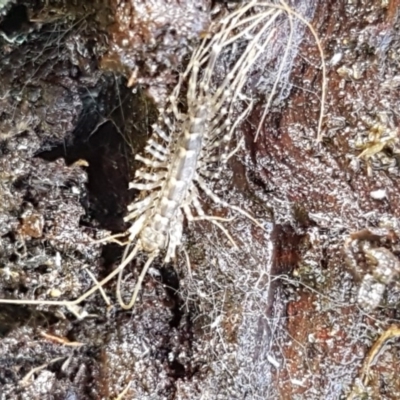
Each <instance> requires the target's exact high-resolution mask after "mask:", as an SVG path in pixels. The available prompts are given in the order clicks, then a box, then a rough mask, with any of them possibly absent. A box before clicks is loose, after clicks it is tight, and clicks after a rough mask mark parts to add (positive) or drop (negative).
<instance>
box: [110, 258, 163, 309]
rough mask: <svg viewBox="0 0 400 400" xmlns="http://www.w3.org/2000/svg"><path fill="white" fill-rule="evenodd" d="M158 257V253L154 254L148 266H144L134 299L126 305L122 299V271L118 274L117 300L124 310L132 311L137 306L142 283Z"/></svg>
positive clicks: (147, 263) (148, 261)
mask: <svg viewBox="0 0 400 400" xmlns="http://www.w3.org/2000/svg"><path fill="white" fill-rule="evenodd" d="M156 257H157V253H153V254H152V255H151V256H150V257H149V259H148V260H147V262H146V264H145V265H144V267H143V269H142V272H141V273H140V276H139V279H138V281H137V283H136V286H135V290H134V292H133V295H132V297H131V300H130V301H129V303H128V304H125V303H124V300H123V299H122V296H121V280H122V269H121V270H120V271H119V274H118V284H117V298H118V302H119V304H120V306H121V307H122V308H123V309H124V310H130V309H131V308H132V307H133V306H134V305H135V302H136V298H137V296H138V294H139V290H140V289H141V287H142V283H143V280H144V277H145V276H146V274H147V271H148V269H149V268H150V265H151V264H152V262H153V261H154V259H155V258H156Z"/></svg>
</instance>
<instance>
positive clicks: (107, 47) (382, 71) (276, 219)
mask: <svg viewBox="0 0 400 400" xmlns="http://www.w3.org/2000/svg"><path fill="white" fill-rule="evenodd" d="M290 4H291V6H293V7H295V8H296V10H298V11H299V12H302V13H303V15H306V16H307V18H308V19H309V20H310V21H311V23H312V25H313V26H314V28H315V30H316V32H317V33H318V36H319V37H320V39H321V44H322V48H323V50H324V55H325V62H326V68H327V81H326V82H325V86H326V104H325V114H324V120H323V127H322V132H321V133H320V134H321V135H320V136H321V138H320V139H321V140H317V135H318V133H317V128H316V127H317V121H318V117H319V111H320V101H321V87H322V86H321V82H322V71H321V68H320V65H321V60H320V58H319V52H318V48H317V47H316V45H315V41H314V39H313V36H312V35H311V34H310V32H308V31H307V29H300V30H299V31H298V32H299V35H301V37H300V36H299V37H296V38H295V40H294V43H296V48H295V49H293V51H291V52H290V53H289V54H290V57H291V58H292V60H291V63H290V74H289V73H286V74H284V79H286V80H287V81H286V82H283V86H284V87H285V95H284V96H281V97H280V98H279V101H275V102H274V103H273V104H272V107H271V109H270V112H269V113H268V116H267V119H266V121H265V124H264V125H263V129H262V130H261V132H260V135H259V137H258V138H257V140H256V141H255V128H254V127H255V126H257V124H258V121H259V119H260V115H261V114H262V110H263V106H265V100H264V98H263V97H262V96H259V102H258V104H256V106H255V107H254V110H253V111H252V113H251V114H250V115H249V116H248V117H247V119H246V121H245V123H244V124H243V126H242V128H241V131H240V132H239V134H240V135H241V136H242V137H244V138H245V146H243V148H241V149H240V150H239V151H238V152H237V153H236V154H235V156H234V157H233V158H232V159H231V160H230V162H229V164H228V166H227V168H226V169H225V170H224V171H223V172H222V175H221V177H220V179H218V180H217V182H214V183H210V184H211V185H214V186H213V190H214V192H215V193H217V194H218V196H220V197H221V198H223V199H224V200H225V201H227V202H229V203H231V204H233V205H236V206H238V207H240V208H242V209H245V210H246V211H248V212H249V213H251V214H252V215H254V216H255V218H256V219H257V220H258V221H259V222H260V223H262V225H263V226H264V230H262V229H260V227H259V226H257V225H255V224H254V223H252V221H250V220H249V219H247V218H245V217H244V216H238V215H235V214H232V213H231V212H230V211H229V210H226V209H224V208H223V207H218V206H216V205H214V204H212V203H211V202H210V201H207V200H205V202H204V208H205V210H206V211H207V213H208V214H210V215H216V216H219V217H226V218H228V219H230V217H232V216H233V217H235V218H233V219H230V222H229V223H228V224H227V225H224V226H225V227H226V229H227V230H228V231H229V234H230V235H231V237H232V239H233V240H234V241H235V243H236V244H237V248H234V247H233V246H232V243H231V241H230V240H229V239H228V237H227V236H226V235H225V234H224V233H223V232H221V230H220V229H218V227H217V226H215V225H214V224H211V223H209V222H208V221H202V222H196V223H185V225H184V237H183V247H184V248H185V249H186V253H185V252H183V251H182V252H179V254H178V257H177V260H175V261H174V262H171V263H170V264H168V265H164V263H163V262H162V260H161V259H160V260H156V261H155V262H154V264H153V266H152V268H151V269H150V271H149V274H148V275H147V277H146V278H145V281H144V284H143V288H142V291H141V295H140V298H139V300H138V302H137V304H136V305H135V307H134V308H133V309H132V310H129V311H125V310H122V309H121V308H120V307H119V305H118V301H117V299H116V297H115V291H116V282H114V281H110V282H109V283H107V284H106V285H105V287H104V293H105V296H102V294H101V293H100V292H99V291H97V292H96V294H94V295H92V296H91V297H89V298H88V299H86V300H85V301H84V302H82V303H81V304H79V305H78V306H76V307H64V306H49V305H46V304H42V305H35V306H33V305H29V304H21V305H15V304H1V303H0V399H10V400H14V399H15V400H17V399H18V400H19V399H21V400H22V399H23V400H25V399H26V400H31V399H46V400H47V399H49V400H50V399H60V400H61V399H62V400H67V399H68V400H72V399H104V400H108V399H122V398H124V399H140V400H164V399H165V400H173V399H176V400H178V399H181V400H184V399H199V400H200V399H221V400H231V399H246V400H253V399H254V400H257V399H283V400H300V399H307V400H314V399H315V400H320V399H327V400H334V399H376V400H378V399H393V400H394V399H398V398H400V378H399V377H400V370H399V368H400V362H399V358H400V342H399V339H398V336H399V333H398V332H399V328H400V321H399V319H400V313H399V304H400V286H399V276H400V267H399V265H400V258H399V257H400V221H399V217H400V142H399V140H400V138H399V135H400V134H399V126H400V125H399V124H400V102H399V98H400V33H399V32H400V17H399V15H398V9H399V7H400V4H399V1H398V0H386V1H383V0H353V1H347V0H339V1H334V0H329V1H328V0H327V1H322V0H321V1H318V2H314V1H311V0H309V1H307V0H299V1H292V2H290ZM235 6H237V4H236V3H235V4H230V3H228V2H214V3H212V4H211V3H210V2H208V1H205V0H204V1H200V0H187V1H185V2H181V1H175V0H172V1H170V2H165V1H162V0H154V1H147V0H146V1H137V0H122V1H117V0H109V1H105V0H104V1H102V0H93V1H73V0H58V1H57V0H50V1H48V0H46V1H45V0H37V1H28V0H24V1H12V0H11V1H6V0H3V1H0V298H1V299H19V300H26V301H27V302H28V301H29V299H35V300H72V299H76V298H78V297H79V296H80V295H81V294H83V293H84V292H85V291H86V290H88V289H90V288H91V287H92V286H93V285H94V284H95V281H96V280H101V279H102V278H104V277H106V276H107V275H108V274H109V273H110V272H111V271H112V270H113V269H114V268H115V267H116V266H118V263H119V262H120V260H121V258H122V257H123V251H124V247H123V246H121V245H120V244H118V243H112V242H104V241H101V239H104V238H105V237H107V236H108V235H109V234H117V233H123V232H125V230H126V229H127V225H126V223H125V222H124V216H125V215H126V210H127V206H128V205H129V204H130V203H131V202H132V201H133V199H134V198H135V196H136V195H137V193H135V191H134V190H131V191H130V190H128V184H129V182H130V181H131V180H132V177H133V175H134V171H135V168H136V167H137V165H136V163H135V161H134V155H135V154H136V153H138V152H140V151H141V150H142V149H143V147H144V145H145V143H146V140H147V138H148V137H149V134H150V133H151V125H152V123H154V122H155V121H156V120H157V117H158V112H157V107H162V105H163V103H164V102H165V99H166V96H167V95H168V93H170V91H171V89H172V88H173V87H174V85H175V84H176V82H177V78H178V75H179V72H181V71H182V70H183V68H184V66H185V64H186V63H187V61H188V57H189V56H190V53H191V50H192V49H193V46H195V45H196V43H198V41H199V39H200V38H201V37H202V36H203V33H204V32H206V31H207V28H208V27H209V24H210V21H211V20H212V18H215V17H216V16H217V15H219V14H220V13H224V12H226V10H229V9H232V8H233V7H235ZM277 32H278V33H277V35H276V38H277V40H278V39H279V29H278V30H277ZM277 48H279V46H277ZM271 60H272V61H271ZM271 60H270V62H271V64H270V65H272V64H273V56H271ZM262 75H263V74H262V72H260V76H262ZM256 82H257V79H256V78H255V79H254V82H253V84H254V85H255V86H254V88H253V89H254V93H257V94H259V93H261V92H262V88H260V87H258V88H257V87H256V85H257V83H256ZM144 261H145V256H141V255H139V256H138V257H137V259H136V260H134V261H133V262H132V263H131V265H129V266H128V267H127V268H126V272H125V274H124V277H123V282H122V285H121V292H122V295H123V297H124V299H125V301H127V300H128V297H129V294H130V293H132V289H133V287H134V285H135V282H136V281H137V278H138V276H139V274H140V271H141V268H142V266H143V263H144ZM107 303H109V304H107ZM385 332H386V334H385ZM381 335H384V336H381ZM380 337H384V338H385V340H384V341H383V340H382V345H381V346H380V345H379V346H378V345H377V343H378V344H379V343H380V342H379V338H380Z"/></svg>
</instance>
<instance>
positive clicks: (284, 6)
mask: <svg viewBox="0 0 400 400" xmlns="http://www.w3.org/2000/svg"><path fill="white" fill-rule="evenodd" d="M280 2H281V4H282V5H281V6H279V5H277V4H271V3H264V2H261V3H259V4H260V5H261V6H266V7H272V8H276V9H281V10H284V11H286V12H287V14H288V15H293V16H294V17H296V18H297V19H298V20H299V21H301V22H302V23H303V24H304V25H306V26H307V28H308V29H309V30H310V32H311V34H312V35H313V36H314V40H315V42H316V45H317V48H318V51H319V53H320V58H321V70H322V78H321V80H322V82H321V84H322V87H321V107H320V115H319V119H318V128H317V143H319V142H321V140H322V124H323V119H324V114H325V102H326V84H327V78H326V64H325V55H324V51H323V49H322V44H321V40H320V39H319V37H318V34H317V32H316V31H315V29H314V27H313V26H312V25H311V24H310V22H308V21H307V20H306V19H305V18H304V17H303V16H302V15H300V14H299V13H297V12H296V11H294V10H293V9H292V8H290V7H289V5H288V4H287V3H286V2H285V1H283V0H281V1H280ZM285 54H286V52H285ZM269 103H270V102H269ZM267 112H268V108H265V109H264V112H263V115H262V117H261V121H260V123H259V125H258V128H257V132H256V136H255V138H254V141H257V138H258V135H259V134H260V131H261V129H262V125H263V123H264V121H265V118H266V115H267Z"/></svg>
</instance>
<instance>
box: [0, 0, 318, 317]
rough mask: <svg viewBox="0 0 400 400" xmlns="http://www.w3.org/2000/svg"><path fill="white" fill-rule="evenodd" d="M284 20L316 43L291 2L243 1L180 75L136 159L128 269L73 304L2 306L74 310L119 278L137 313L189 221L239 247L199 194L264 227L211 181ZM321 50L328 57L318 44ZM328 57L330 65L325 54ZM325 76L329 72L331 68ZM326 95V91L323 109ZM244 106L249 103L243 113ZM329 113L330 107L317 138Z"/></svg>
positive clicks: (126, 258)
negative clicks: (129, 284) (224, 63)
mask: <svg viewBox="0 0 400 400" xmlns="http://www.w3.org/2000/svg"><path fill="white" fill-rule="evenodd" d="M284 15H287V16H288V18H289V24H290V27H291V28H292V19H293V17H295V18H298V19H299V20H301V21H302V22H304V23H305V24H306V25H307V26H308V27H309V28H310V30H311V31H312V33H313V35H314V36H315V38H316V39H317V36H316V34H315V32H314V30H313V29H312V27H311V26H310V24H309V23H308V22H307V21H305V20H304V18H303V17H301V16H299V15H298V14H296V13H295V12H294V11H293V10H291V9H290V8H289V7H288V6H287V4H286V3H285V2H284V1H280V2H279V4H272V3H268V2H262V1H261V2H260V1H258V0H253V1H250V2H249V3H244V4H241V5H240V6H238V8H237V9H236V10H235V11H233V12H231V13H230V14H229V15H227V16H225V17H224V18H222V19H221V20H219V21H218V22H216V26H215V27H214V28H212V29H211V31H212V32H215V33H213V35H212V36H211V37H210V38H205V39H204V40H203V41H202V42H201V44H200V45H199V47H198V48H197V49H196V50H195V51H194V53H193V55H192V58H191V60H190V62H189V64H188V67H187V69H186V70H185V72H184V73H183V74H182V75H181V76H180V79H179V83H178V85H177V86H176V87H175V89H174V90H173V92H172V94H171V96H170V98H169V102H168V105H167V107H166V109H165V110H163V111H162V112H161V113H160V114H161V115H160V118H159V122H158V123H157V124H155V125H154V126H153V127H152V128H153V135H152V137H151V138H150V139H149V140H148V142H147V145H146V147H145V156H142V155H139V154H137V155H136V156H135V159H136V160H137V161H139V162H141V163H142V164H143V167H142V168H140V169H138V170H137V171H136V173H135V178H134V181H133V182H132V183H131V184H130V186H129V187H130V188H132V189H136V190H139V191H140V193H139V195H138V197H137V199H136V200H135V201H134V202H133V203H132V204H131V205H130V206H129V207H128V211H129V214H128V215H127V217H126V218H125V220H126V221H132V225H131V227H130V228H129V232H128V233H129V239H128V243H129V244H128V245H127V247H126V250H125V253H124V256H123V261H122V262H121V264H120V265H119V266H118V267H117V268H116V269H115V270H114V271H113V272H112V273H110V274H109V275H108V276H107V277H106V278H104V279H103V280H102V281H100V282H95V283H96V284H95V285H94V286H93V287H92V288H91V289H90V290H88V291H87V292H86V293H84V294H83V295H82V296H80V297H79V298H78V299H76V300H73V301H50V300H49V301H47V300H44V301H43V300H0V303H1V302H2V303H24V304H50V305H64V306H68V307H73V306H76V305H77V304H79V303H81V302H82V301H83V300H85V299H86V298H88V297H89V296H90V295H91V294H93V293H94V292H95V291H97V290H98V289H100V288H102V286H103V285H105V284H106V283H107V282H108V281H110V280H111V279H112V278H113V277H115V276H116V275H118V287H117V297H118V301H119V303H120V305H121V307H122V308H124V309H130V308H132V307H133V305H134V304H135V301H136V298H137V295H138V293H139V290H140V288H141V285H142V282H143V279H144V277H145V275H146V273H147V271H148V269H149V268H150V266H151V264H152V263H153V261H154V259H155V258H156V257H157V256H159V255H160V254H161V253H162V252H165V257H164V260H165V262H169V261H170V260H171V259H172V258H174V257H175V254H176V249H177V247H178V246H179V245H180V244H181V238H182V230H183V220H184V217H186V218H187V220H188V221H196V220H208V221H210V222H211V223H213V224H215V225H216V226H218V228H220V229H221V230H222V232H223V233H224V234H225V235H226V236H227V238H228V239H229V240H230V241H231V242H232V243H233V245H235V242H234V240H233V239H232V237H231V236H230V235H229V233H228V232H227V231H226V229H225V228H224V227H223V226H222V224H221V223H220V222H221V221H224V220H226V219H223V218H218V217H212V216H207V215H205V213H204V211H203V209H202V206H201V204H200V201H199V198H200V192H202V193H203V194H204V195H206V196H207V197H209V198H210V199H211V200H212V201H213V202H214V203H217V204H220V205H222V206H224V207H227V208H230V209H232V210H234V211H236V212H238V213H240V214H242V215H244V216H246V217H247V218H249V219H250V220H252V221H253V222H254V223H255V224H257V225H258V226H260V227H261V228H262V225H261V224H260V223H259V222H258V221H257V220H255V219H254V218H253V217H252V216H251V215H250V214H248V213H247V212H246V211H244V210H242V209H241V208H239V207H237V206H233V205H230V204H228V203H226V202H225V201H223V200H222V199H220V198H219V197H218V196H217V195H216V194H215V193H213V192H212V191H211V190H210V189H209V187H208V186H207V183H206V182H207V179H209V178H210V177H211V178H212V177H215V176H217V175H218V171H219V170H220V168H221V167H222V166H223V165H224V164H225V163H226V162H227V160H228V159H229V158H230V157H231V156H232V155H233V154H234V153H235V152H236V151H237V150H238V148H239V147H237V148H236V149H234V150H233V151H231V152H230V153H229V145H230V144H231V142H232V137H233V135H234V133H235V131H236V129H237V127H238V126H239V125H240V123H241V122H242V121H243V120H244V119H245V118H246V116H247V115H248V113H249V112H250V111H251V110H252V107H253V101H252V99H251V98H249V96H246V95H245V93H244V88H245V86H246V84H247V80H248V77H249V74H250V72H251V70H252V68H253V67H254V65H255V63H256V62H257V61H258V60H259V58H260V57H261V56H262V54H263V53H264V52H265V51H267V49H268V46H269V45H270V44H271V41H272V40H273V39H274V35H275V33H276V29H275V27H274V23H275V22H276V21H277V20H278V18H281V17H282V16H284ZM291 36H292V34H291V33H290V34H289V39H288V44H287V46H290V42H291ZM239 42H240V47H241V50H240V51H238V56H237V57H236V60H235V61H234V62H233V66H232V67H230V72H229V73H228V74H226V76H225V77H224V78H222V79H221V80H222V82H215V80H216V78H215V75H216V68H217V65H218V61H220V59H221V58H223V57H224V56H226V54H227V53H229V51H232V48H233V47H234V46H235V45H236V44H237V43H239ZM317 42H318V39H317ZM318 48H319V49H320V52H321V55H322V49H321V46H320V44H319V42H318ZM286 58H287V50H286V52H285V54H284V55H283V58H282V61H281V62H282V64H283V63H285V62H286ZM321 59H322V60H323V56H321ZM282 68H283V66H280V67H279V70H278V78H277V81H278V79H279V76H280V73H281V71H282ZM323 73H324V74H325V68H324V64H323ZM277 81H276V82H275V84H274V85H273V87H272V91H271V93H270V95H269V97H268V99H267V105H266V107H265V109H264V111H263V115H262V117H261V121H260V124H259V126H258V129H257V133H256V139H257V137H258V135H259V133H260V130H261V128H262V124H263V122H264V119H265V117H266V114H267V111H268V108H269V106H270V104H271V102H272V99H273V96H274V94H275V91H276V89H277V85H278V82H277ZM186 88H187V89H186ZM185 91H186V93H185ZM324 93H325V92H324V90H323V95H322V104H323V102H324V96H325V94H324ZM178 100H179V101H182V100H184V101H185V104H184V105H183V107H180V104H179V103H178ZM238 104H244V106H242V109H240V111H239V110H238ZM182 108H183V109H184V111H183V112H182V111H181V109H182ZM322 116H323V105H322V106H321V116H320V121H319V124H318V125H319V126H318V137H319V136H320V129H321V124H322ZM239 145H240V141H239ZM220 153H222V154H221V155H220ZM193 212H194V214H195V215H193ZM133 243H134V245H132V244H133ZM139 252H143V253H146V254H148V259H147V261H146V263H145V265H144V267H143V269H142V271H141V274H140V276H139V278H138V281H137V283H136V287H135V289H134V292H133V294H132V297H131V299H130V301H129V302H128V303H127V304H126V303H125V302H124V300H123V299H122V295H121V290H120V287H121V283H122V274H123V271H124V269H125V267H126V266H127V265H128V264H129V263H130V262H131V261H132V260H133V259H134V258H135V257H136V255H137V254H138V253H139Z"/></svg>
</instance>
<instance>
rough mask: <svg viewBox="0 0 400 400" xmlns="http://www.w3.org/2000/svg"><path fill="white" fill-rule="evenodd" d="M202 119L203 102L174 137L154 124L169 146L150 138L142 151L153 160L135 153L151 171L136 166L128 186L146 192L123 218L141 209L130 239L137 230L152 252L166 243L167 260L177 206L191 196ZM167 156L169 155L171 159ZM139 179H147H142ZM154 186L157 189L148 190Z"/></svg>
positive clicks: (175, 233) (174, 240)
mask: <svg viewBox="0 0 400 400" xmlns="http://www.w3.org/2000/svg"><path fill="white" fill-rule="evenodd" d="M206 121H207V107H206V105H204V104H203V105H199V106H198V110H197V112H196V113H195V114H194V115H193V116H191V117H189V121H188V127H187V129H186V130H184V131H183V132H182V134H181V135H180V136H178V138H177V139H175V140H173V139H169V140H168V138H167V136H166V135H165V133H164V132H163V131H161V130H160V129H159V128H158V127H156V126H154V129H155V132H156V135H157V136H158V137H159V139H163V140H164V142H167V144H168V145H169V146H168V147H164V146H162V145H161V144H159V143H158V142H156V141H155V140H154V138H153V139H151V140H150V141H149V143H148V145H147V147H146V151H147V152H148V153H149V154H150V155H152V156H153V158H155V159H156V160H154V159H153V160H152V159H146V158H142V157H141V156H137V157H136V158H137V159H138V160H140V161H143V162H144V163H145V164H146V165H147V166H150V167H152V168H153V169H154V170H155V172H153V173H152V174H151V173H146V172H144V171H143V170H139V171H138V172H137V173H136V180H137V181H135V182H133V183H132V184H131V185H130V187H131V188H135V189H139V190H142V191H143V190H144V191H150V194H148V195H147V196H145V197H144V198H143V199H139V201H138V202H136V203H134V204H133V205H131V206H130V207H129V210H130V211H132V210H133V212H131V213H130V214H129V215H128V216H127V217H126V220H130V219H132V218H137V216H138V211H139V212H141V213H142V214H141V216H140V217H139V218H137V220H136V221H135V223H134V224H133V225H132V227H131V228H130V230H129V231H130V234H131V237H130V240H133V239H134V238H135V236H136V235H138V233H139V232H140V233H139V241H140V245H141V249H142V250H144V251H146V252H148V253H153V252H158V251H160V250H162V249H164V248H166V247H167V248H168V249H167V256H166V261H167V262H168V261H169V260H170V258H171V257H173V256H174V254H175V248H176V246H177V245H178V244H179V243H180V238H181V235H182V220H183V215H182V211H181V209H182V208H183V207H185V206H188V205H189V201H188V197H191V196H189V195H190V194H191V193H190V189H191V187H192V182H193V179H194V177H195V174H196V168H197V164H198V159H199V156H200V152H201V149H202V142H203V137H204V131H205V129H206V125H207V123H206ZM168 142H169V143H168ZM168 156H172V160H171V161H169V160H168ZM143 180H148V182H147V183H142V181H143ZM156 187H159V190H157V191H152V190H153V189H155V188H156ZM142 197H143V195H142Z"/></svg>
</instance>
